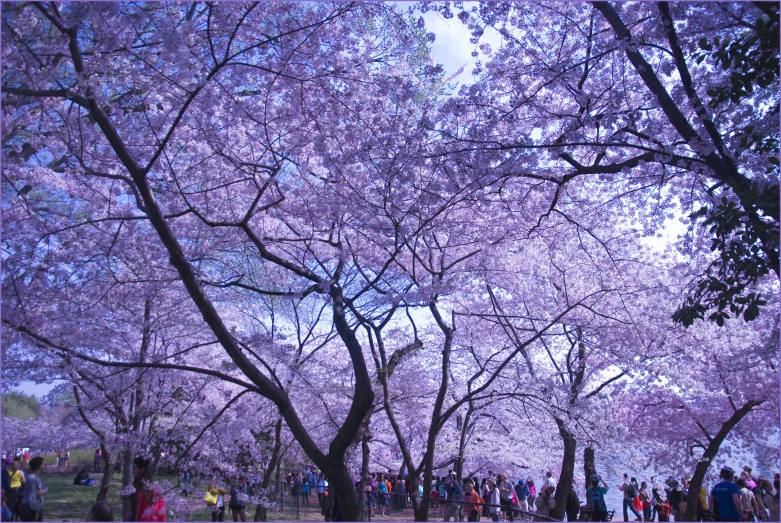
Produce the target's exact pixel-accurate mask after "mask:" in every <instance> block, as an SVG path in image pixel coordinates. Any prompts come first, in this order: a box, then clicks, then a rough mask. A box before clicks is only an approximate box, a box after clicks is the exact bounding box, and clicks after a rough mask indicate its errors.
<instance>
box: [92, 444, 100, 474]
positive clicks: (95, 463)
mask: <svg viewBox="0 0 781 523" xmlns="http://www.w3.org/2000/svg"><path fill="white" fill-rule="evenodd" d="M100 458H101V452H100V449H98V450H96V451H95V455H94V456H93V457H92V471H93V472H99V471H100Z"/></svg>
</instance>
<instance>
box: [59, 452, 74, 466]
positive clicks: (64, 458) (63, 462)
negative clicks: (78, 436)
mask: <svg viewBox="0 0 781 523" xmlns="http://www.w3.org/2000/svg"><path fill="white" fill-rule="evenodd" d="M70 457H71V453H70V451H69V450H66V451H64V452H63V451H61V450H58V451H57V470H60V468H64V469H67V468H68V462H69V461H70Z"/></svg>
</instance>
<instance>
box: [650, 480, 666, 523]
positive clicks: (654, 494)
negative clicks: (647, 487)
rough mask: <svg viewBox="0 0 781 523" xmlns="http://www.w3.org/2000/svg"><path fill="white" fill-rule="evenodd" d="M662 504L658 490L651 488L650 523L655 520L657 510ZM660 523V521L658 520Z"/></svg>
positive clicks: (662, 500)
mask: <svg viewBox="0 0 781 523" xmlns="http://www.w3.org/2000/svg"><path fill="white" fill-rule="evenodd" d="M651 481H652V484H653V478H651ZM663 504H664V499H663V498H662V495H661V494H660V493H659V489H655V488H652V489H651V521H654V520H655V519H656V515H657V514H658V512H659V508H660V507H661V506H662V505H663ZM659 521H661V519H660V520H659Z"/></svg>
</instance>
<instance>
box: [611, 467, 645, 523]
mask: <svg viewBox="0 0 781 523" xmlns="http://www.w3.org/2000/svg"><path fill="white" fill-rule="evenodd" d="M616 486H617V487H618V490H620V491H621V492H623V493H624V521H629V513H628V511H627V509H629V510H631V511H632V513H633V514H634V515H635V517H636V518H637V519H636V520H635V521H642V520H643V518H642V517H641V516H640V513H639V512H638V511H637V510H635V507H634V504H633V502H634V499H635V496H636V495H637V487H636V486H635V485H633V484H632V483H631V482H630V481H629V474H627V473H626V472H625V473H624V483H623V485H616Z"/></svg>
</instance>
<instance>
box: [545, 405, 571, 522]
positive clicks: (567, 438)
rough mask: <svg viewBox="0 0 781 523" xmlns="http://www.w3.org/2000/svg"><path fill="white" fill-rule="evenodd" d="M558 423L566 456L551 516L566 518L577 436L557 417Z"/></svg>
mask: <svg viewBox="0 0 781 523" xmlns="http://www.w3.org/2000/svg"><path fill="white" fill-rule="evenodd" d="M556 425H558V427H559V434H560V435H561V439H562V441H563V442H564V456H563V457H562V459H561V474H560V475H559V482H558V484H557V487H556V508H554V509H553V512H551V517H552V518H555V519H564V509H565V508H566V506H567V498H568V497H569V491H570V490H571V489H572V478H573V477H574V475H575V457H576V452H577V441H576V440H575V436H574V435H573V434H572V433H571V432H570V431H569V430H568V429H567V427H566V426H565V424H564V421H563V420H561V419H559V418H556Z"/></svg>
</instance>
